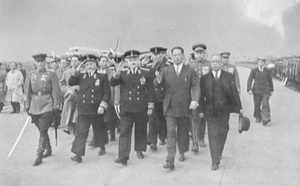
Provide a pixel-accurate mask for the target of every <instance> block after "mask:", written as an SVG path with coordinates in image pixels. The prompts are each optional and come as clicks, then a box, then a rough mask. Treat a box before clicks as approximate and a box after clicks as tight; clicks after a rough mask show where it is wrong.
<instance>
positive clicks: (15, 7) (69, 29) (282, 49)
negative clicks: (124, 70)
mask: <svg viewBox="0 0 300 186" xmlns="http://www.w3.org/2000/svg"><path fill="white" fill-rule="evenodd" d="M299 18H300V2H299V0H251V1H250V0H110V1H108V0H0V61H3V60H9V61H12V60H17V61H28V60H32V58H31V55H32V54H35V53H39V52H45V53H48V54H49V55H50V54H51V50H53V51H54V52H55V53H60V54H63V53H65V52H67V51H68V49H69V48H70V47H72V46H74V45H78V46H87V47H94V48H101V49H109V48H114V47H115V45H116V41H117V39H118V38H119V39H120V50H121V52H124V51H126V50H128V49H138V50H141V51H144V50H149V48H150V47H152V46H164V47H168V48H169V49H171V48H172V47H174V46H176V45H179V46H183V47H184V49H185V51H186V53H187V54H189V53H190V52H191V51H192V50H191V46H192V45H193V44H195V43H204V44H206V45H207V47H208V48H207V52H208V54H209V56H210V55H211V54H214V53H219V52H222V51H230V52H231V53H232V58H234V59H240V58H242V57H243V56H249V57H250V58H251V57H255V56H266V57H270V56H276V57H277V56H287V55H300V19H299Z"/></svg>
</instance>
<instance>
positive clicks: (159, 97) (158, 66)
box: [146, 57, 171, 103]
mask: <svg viewBox="0 0 300 186" xmlns="http://www.w3.org/2000/svg"><path fill="white" fill-rule="evenodd" d="M157 60H158V61H156V62H155V63H154V65H153V64H152V63H150V64H147V67H146V68H149V70H150V75H151V78H152V79H153V80H154V79H155V71H159V72H160V73H161V71H162V69H163V68H164V67H167V66H170V65H171V64H170V63H169V62H168V59H167V58H166V57H163V58H159V59H157ZM164 97H165V89H164V87H163V86H162V85H161V84H158V85H157V86H156V87H155V98H156V100H155V102H156V103H162V102H163V101H164Z"/></svg>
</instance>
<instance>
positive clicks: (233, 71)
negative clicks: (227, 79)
mask: <svg viewBox="0 0 300 186" xmlns="http://www.w3.org/2000/svg"><path fill="white" fill-rule="evenodd" d="M222 69H223V70H225V71H226V72H229V73H230V74H232V75H233V76H234V81H235V85H236V88H237V89H238V90H241V85H240V78H239V73H238V71H237V70H236V67H235V66H234V65H232V64H227V65H226V66H225V65H223V66H222Z"/></svg>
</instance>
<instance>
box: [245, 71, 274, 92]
mask: <svg viewBox="0 0 300 186" xmlns="http://www.w3.org/2000/svg"><path fill="white" fill-rule="evenodd" d="M253 80H254V84H253V86H252V83H253ZM250 90H252V92H253V93H254V94H269V93H270V92H273V91H274V86H273V79H272V72H271V70H269V69H267V68H266V67H264V68H263V72H261V71H260V70H259V69H258V67H256V68H254V69H252V70H251V72H250V75H249V78H248V82H247V92H249V91H250Z"/></svg>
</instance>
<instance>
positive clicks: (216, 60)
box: [210, 55, 222, 71]
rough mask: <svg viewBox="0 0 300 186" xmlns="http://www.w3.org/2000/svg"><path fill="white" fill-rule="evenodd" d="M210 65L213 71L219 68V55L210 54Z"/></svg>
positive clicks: (220, 64)
mask: <svg viewBox="0 0 300 186" xmlns="http://www.w3.org/2000/svg"><path fill="white" fill-rule="evenodd" d="M210 66H211V69H212V70H214V71H218V70H220V68H221V66H222V61H221V57H220V56H217V55H215V56H212V58H211V60H210Z"/></svg>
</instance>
